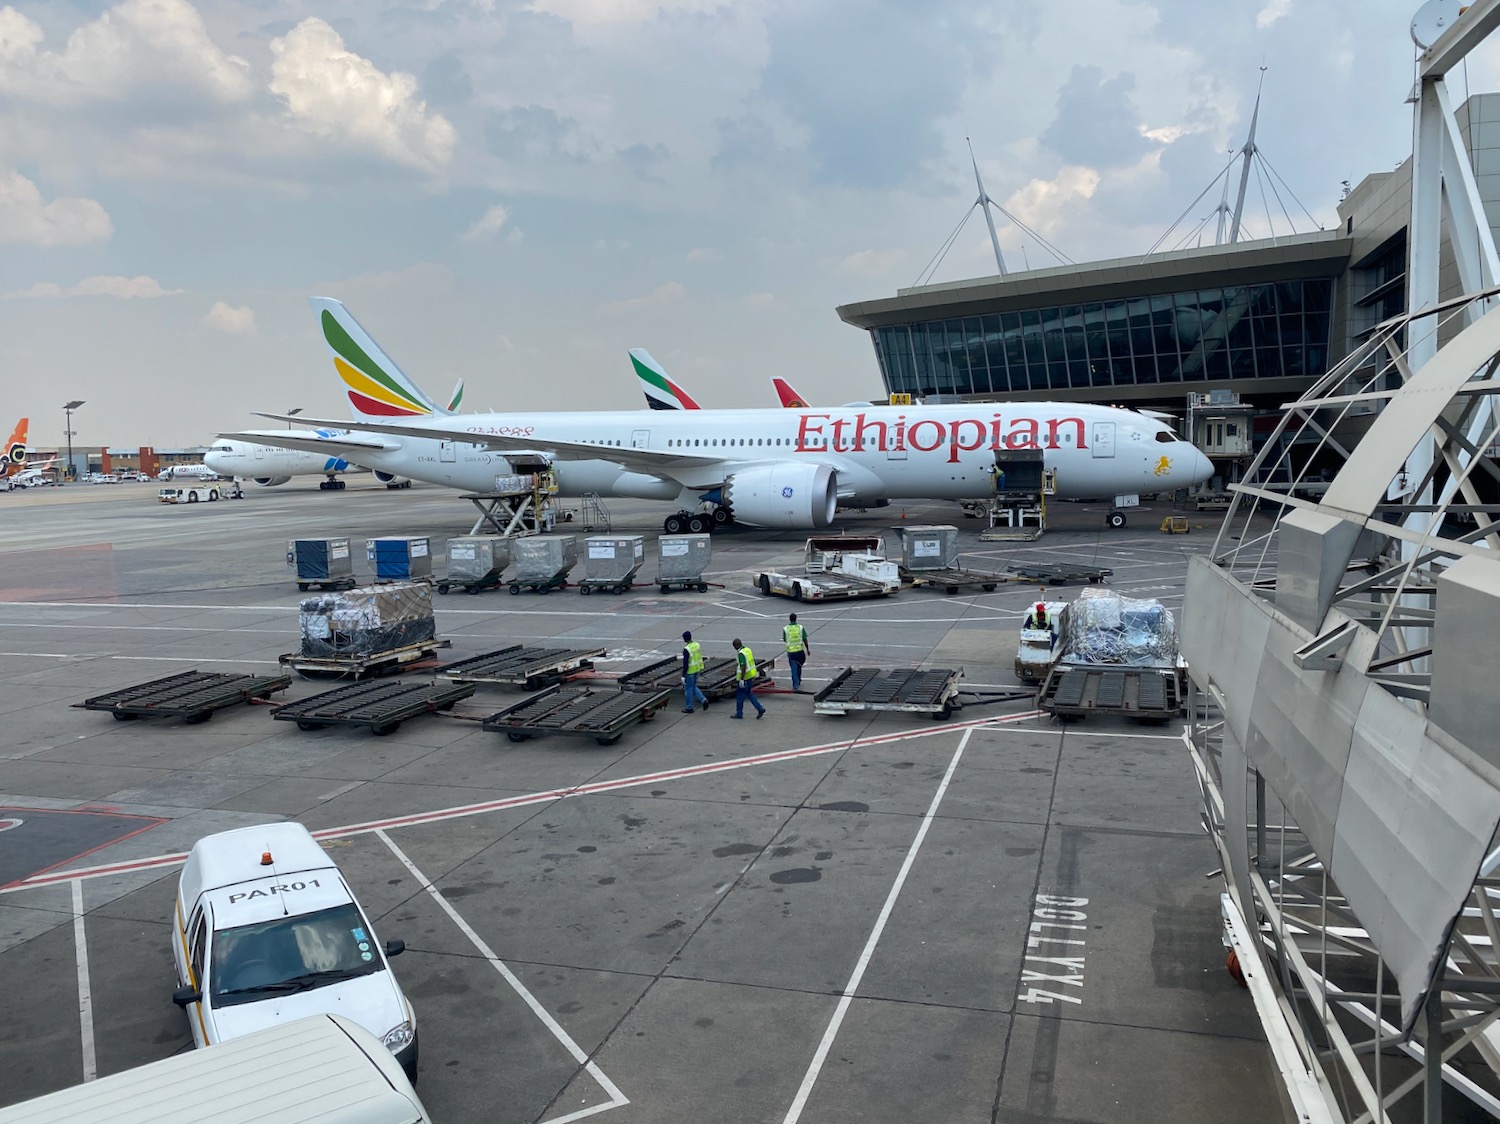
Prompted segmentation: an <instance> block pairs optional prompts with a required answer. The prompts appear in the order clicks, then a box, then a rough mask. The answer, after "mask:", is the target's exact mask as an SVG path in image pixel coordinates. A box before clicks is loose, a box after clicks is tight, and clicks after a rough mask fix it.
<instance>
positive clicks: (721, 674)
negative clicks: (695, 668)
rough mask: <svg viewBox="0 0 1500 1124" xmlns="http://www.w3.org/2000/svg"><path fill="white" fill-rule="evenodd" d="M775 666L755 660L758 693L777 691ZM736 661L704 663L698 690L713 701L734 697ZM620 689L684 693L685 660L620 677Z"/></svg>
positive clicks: (773, 659)
mask: <svg viewBox="0 0 1500 1124" xmlns="http://www.w3.org/2000/svg"><path fill="white" fill-rule="evenodd" d="M775 664H776V657H775V656H772V657H771V658H770V659H768V660H756V661H755V666H756V669H757V670H758V671H760V673H761V674H760V675H759V676H758V677H757V678H756V680H755V686H756V689H759V688H761V687H774V686H775V685H776V684H775V682H774V681H773V680H772V679H771V668H772V667H774V666H775ZM735 670H736V660H735V659H734V658H733V657H732V656H731V657H725V658H722V659H716V660H704V661H703V670H702V671H700V672H699V673H698V690H700V691H702V692H703V693H704V694H705V695H707V696H708V697H709V698H711V699H729V698H733V697H734V691H735V679H734V675H735ZM618 682H619V684H620V686H621V687H622V688H623V689H625V690H627V691H678V690H681V689H682V660H681V658H678V657H673V658H671V659H665V660H658V661H657V662H656V663H653V664H647V665H646V666H645V667H642V668H638V669H637V670H635V671H632V672H629V673H627V674H625V675H622V676H620V678H619V680H618Z"/></svg>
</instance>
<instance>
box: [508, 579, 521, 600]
mask: <svg viewBox="0 0 1500 1124" xmlns="http://www.w3.org/2000/svg"><path fill="white" fill-rule="evenodd" d="M520 592H521V587H520V586H518V585H517V584H516V583H515V582H511V583H510V595H511V596H512V597H514V596H515V595H516V594H518V593H520Z"/></svg>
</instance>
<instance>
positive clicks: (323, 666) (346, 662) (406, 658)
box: [276, 639, 453, 679]
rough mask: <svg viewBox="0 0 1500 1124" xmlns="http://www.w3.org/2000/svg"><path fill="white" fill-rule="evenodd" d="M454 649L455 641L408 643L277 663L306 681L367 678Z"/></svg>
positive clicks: (289, 656)
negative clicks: (368, 650) (380, 649)
mask: <svg viewBox="0 0 1500 1124" xmlns="http://www.w3.org/2000/svg"><path fill="white" fill-rule="evenodd" d="M451 647H453V641H451V640H437V639H433V640H422V641H419V642H418V643H416V644H406V645H403V646H402V647H400V648H387V649H386V650H385V651H383V652H363V653H359V654H351V655H347V656H304V655H303V654H302V653H301V652H287V653H286V654H285V655H280V656H277V657H276V662H278V663H279V664H281V666H282V667H289V668H291V669H292V670H293V671H296V672H298V673H299V674H301V675H302V677H303V678H304V679H317V678H349V679H365V678H368V677H372V676H376V675H389V674H395V673H397V672H400V671H404V670H405V669H406V668H407V667H409V666H410V665H412V664H414V663H420V662H421V661H423V660H428V659H431V658H432V657H434V656H436V655H437V653H438V649H439V648H451Z"/></svg>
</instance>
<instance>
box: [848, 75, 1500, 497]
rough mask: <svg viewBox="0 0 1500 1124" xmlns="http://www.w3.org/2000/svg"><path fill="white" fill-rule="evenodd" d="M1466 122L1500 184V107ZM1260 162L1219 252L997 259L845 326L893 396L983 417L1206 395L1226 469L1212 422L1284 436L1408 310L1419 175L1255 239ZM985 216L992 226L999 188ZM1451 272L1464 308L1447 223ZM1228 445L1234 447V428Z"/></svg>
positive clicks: (1251, 144) (1401, 174)
mask: <svg viewBox="0 0 1500 1124" xmlns="http://www.w3.org/2000/svg"><path fill="white" fill-rule="evenodd" d="M1453 117H1454V120H1455V122H1456V124H1457V128H1458V130H1459V133H1460V136H1461V140H1462V144H1463V146H1464V147H1465V149H1466V150H1467V153H1468V156H1469V160H1470V162H1471V164H1472V165H1473V166H1474V167H1475V168H1480V169H1483V168H1494V169H1496V170H1497V171H1500V94H1475V95H1473V96H1471V97H1470V98H1469V99H1468V100H1467V101H1466V102H1465V103H1463V104H1462V105H1460V106H1458V107H1457V109H1456V110H1455V111H1454V114H1453ZM1258 155H1259V150H1258V149H1257V148H1256V145H1255V140H1254V126H1253V125H1252V129H1251V134H1250V139H1249V140H1248V141H1247V143H1246V145H1245V146H1244V148H1243V149H1241V153H1240V158H1242V159H1243V161H1244V164H1243V167H1242V171H1241V175H1240V182H1241V194H1240V206H1239V207H1237V208H1235V209H1234V210H1233V220H1232V223H1230V222H1226V221H1225V219H1224V216H1223V215H1222V214H1221V215H1220V221H1219V237H1218V238H1217V239H1216V240H1215V241H1216V243H1217V244H1212V245H1193V246H1187V247H1182V248H1176V249H1169V250H1166V251H1163V252H1152V253H1145V254H1141V255H1137V256H1134V257H1128V258H1113V259H1109V260H1105V261H1092V262H1082V263H1070V264H1063V265H1056V266H1049V267H1047V268H1039V269H1026V270H1022V271H1007V270H1006V269H1005V264H1004V260H1003V259H1002V258H1001V257H1000V255H999V247H998V243H997V244H996V246H995V248H996V264H997V272H996V274H994V275H992V276H988V277H978V278H971V279H968V280H961V281H951V282H943V283H938V284H925V285H917V286H913V287H911V288H905V289H900V290H898V291H897V293H896V295H895V296H893V297H883V298H880V299H877V300H866V301H858V302H854V303H850V304H845V305H841V306H840V307H839V308H838V309H837V312H838V315H839V317H840V319H842V320H843V321H844V322H845V323H847V324H850V325H852V326H854V327H857V328H862V329H864V330H866V331H868V332H869V334H870V341H871V344H872V345H873V347H874V350H875V358H876V362H877V364H878V365H879V369H880V375H881V378H882V380H883V381H884V384H885V389H886V390H887V392H888V393H892V394H911V395H914V396H918V397H923V398H927V399H929V400H930V399H933V398H937V399H938V400H943V399H944V398H951V399H953V400H967V401H977V402H1003V401H1007V400H1012V399H1024V398H1039V397H1044V398H1047V399H1050V400H1063V401H1069V400H1073V401H1081V402H1109V403H1118V404H1121V405H1133V406H1137V407H1140V408H1145V409H1160V410H1164V411H1169V412H1172V413H1174V414H1177V415H1179V416H1182V415H1183V414H1184V413H1185V411H1187V409H1188V405H1189V396H1196V401H1197V409H1196V413H1197V414H1198V415H1199V416H1200V419H1201V420H1200V421H1199V423H1198V424H1197V425H1195V427H1194V429H1193V431H1192V432H1189V433H1187V434H1185V436H1188V437H1189V438H1191V439H1192V440H1193V441H1194V442H1195V443H1197V444H1198V445H1199V446H1200V447H1201V448H1204V449H1205V451H1207V452H1209V454H1210V456H1211V457H1214V459H1215V463H1216V464H1218V463H1219V462H1220V457H1219V456H1218V455H1216V454H1215V452H1214V449H1213V446H1214V441H1213V440H1212V438H1213V436H1214V434H1213V432H1211V431H1210V430H1209V428H1208V425H1209V424H1210V415H1211V414H1212V413H1213V412H1212V411H1206V410H1205V409H1204V408H1203V407H1204V406H1206V405H1208V404H1210V403H1215V404H1220V405H1223V406H1225V407H1229V406H1237V407H1242V408H1243V409H1244V411H1245V412H1246V413H1247V414H1249V415H1253V416H1254V417H1253V424H1254V425H1255V427H1256V432H1257V433H1258V434H1260V435H1261V437H1262V438H1264V437H1266V436H1269V434H1270V432H1271V431H1272V430H1273V429H1274V427H1275V424H1276V420H1277V418H1278V416H1279V409H1280V407H1281V406H1282V405H1283V404H1284V403H1286V402H1288V401H1291V400H1293V399H1295V398H1296V397H1297V396H1298V395H1300V394H1301V393H1302V392H1304V391H1306V390H1307V389H1308V388H1309V387H1311V386H1312V385H1313V384H1314V383H1316V382H1317V380H1319V379H1320V378H1322V377H1323V376H1324V375H1326V374H1327V373H1328V372H1329V371H1330V370H1332V369H1333V368H1334V367H1335V366H1336V365H1337V364H1338V363H1339V362H1340V361H1341V360H1343V359H1344V358H1345V357H1347V356H1348V355H1350V354H1351V353H1353V352H1354V351H1355V350H1356V348H1358V346H1359V345H1360V344H1361V343H1362V342H1363V341H1365V340H1367V339H1368V338H1369V337H1370V336H1371V334H1372V333H1373V332H1374V331H1375V329H1376V326H1377V325H1378V324H1380V323H1381V322H1382V321H1385V320H1387V319H1389V318H1390V317H1392V316H1396V315H1399V314H1401V313H1403V312H1404V311H1405V310H1406V305H1407V286H1406V263H1407V254H1408V245H1407V242H1408V233H1407V228H1408V224H1409V215H1410V213H1411V195H1412V191H1411V163H1412V162H1411V160H1409V159H1408V160H1407V161H1406V162H1404V163H1402V164H1401V165H1400V166H1399V167H1397V168H1396V169H1395V170H1394V171H1390V172H1377V173H1373V174H1371V175H1368V176H1366V177H1365V178H1364V179H1363V180H1362V181H1360V183H1359V184H1358V185H1357V186H1355V187H1354V188H1353V189H1352V190H1350V191H1348V193H1347V194H1346V196H1345V197H1344V199H1343V200H1342V201H1341V202H1340V203H1339V207H1338V214H1339V225H1338V226H1337V227H1336V228H1335V229H1331V230H1315V231H1312V232H1310V233H1301V234H1297V233H1292V234H1287V235H1277V236H1274V237H1264V238H1254V239H1246V238H1244V237H1241V236H1240V235H1241V230H1242V228H1241V224H1240V221H1239V220H1240V211H1241V210H1242V209H1243V207H1244V185H1245V183H1246V182H1247V180H1248V178H1249V167H1250V161H1251V159H1252V158H1255V157H1257V156H1258ZM1229 171H1230V169H1229V168H1226V169H1225V172H1226V173H1228V172H1229ZM1259 174H1260V173H1258V172H1257V173H1256V175H1257V177H1258V176H1259ZM1225 183H1226V188H1227V187H1228V185H1229V178H1226V180H1225ZM1477 189H1478V198H1479V200H1480V202H1481V204H1482V207H1483V211H1484V216H1485V219H1484V221H1485V224H1486V225H1488V226H1489V227H1491V228H1492V229H1494V228H1497V227H1500V175H1485V174H1481V175H1479V176H1477ZM1225 197H1226V199H1228V198H1229V191H1228V190H1226V192H1225ZM1257 202H1258V200H1257ZM980 204H983V205H986V213H987V217H988V212H987V207H988V205H989V204H990V200H989V198H988V196H987V195H986V194H985V193H984V189H983V186H982V185H981V186H980V198H979V200H978V202H977V203H976V205H980ZM1273 206H1274V204H1273ZM1226 208H1227V203H1221V204H1220V209H1221V210H1222V209H1226ZM1212 217H1213V216H1212V214H1211V215H1210V216H1209V219H1208V220H1205V221H1206V222H1207V221H1211V220H1212ZM1262 225H1263V224H1262ZM1201 226H1202V224H1200V229H1201ZM1206 233H1207V234H1208V235H1212V233H1213V232H1212V231H1211V230H1209V231H1206ZM1226 235H1227V237H1226ZM1440 263H1441V272H1440V289H1441V293H1442V296H1443V297H1444V298H1447V297H1451V296H1456V295H1458V294H1459V293H1460V292H1461V291H1462V286H1461V285H1460V282H1459V274H1458V270H1457V268H1456V265H1455V259H1454V253H1453V246H1452V244H1451V240H1450V238H1449V236H1448V233H1447V224H1444V230H1443V234H1442V243H1441V255H1440ZM1443 330H1444V332H1447V331H1448V329H1447V328H1446V327H1445V328H1444V329H1443ZM1447 338H1448V337H1447V336H1446V335H1445V336H1443V337H1442V338H1440V340H1439V342H1440V343H1445V342H1447ZM1370 409H1373V407H1370ZM1219 420H1220V421H1222V420H1223V418H1222V416H1221V417H1220V419H1219ZM1236 428H1238V427H1236ZM1218 434H1219V437H1220V438H1223V437H1225V433H1224V431H1223V429H1222V428H1221V429H1220V430H1219V431H1218ZM1228 436H1230V437H1236V436H1243V434H1238V433H1236V434H1230V435H1228ZM1233 445H1234V443H1233V442H1231V443H1230V447H1233ZM1228 459H1229V460H1233V461H1235V462H1236V463H1234V464H1229V463H1226V464H1224V465H1223V466H1222V467H1224V468H1225V482H1230V481H1234V480H1238V479H1240V475H1239V472H1240V469H1241V468H1247V467H1248V464H1249V461H1248V459H1247V458H1245V457H1244V456H1243V454H1242V453H1236V454H1234V456H1233V457H1228ZM1301 467H1305V466H1302V465H1299V468H1301ZM1313 467H1314V469H1317V468H1319V467H1322V466H1317V465H1314V466H1313ZM1336 467H1337V466H1335V465H1332V464H1330V465H1329V466H1327V468H1328V471H1329V472H1331V471H1333V470H1334V469H1335V468H1336ZM1312 475H1318V473H1317V472H1316V471H1314V472H1313V473H1312Z"/></svg>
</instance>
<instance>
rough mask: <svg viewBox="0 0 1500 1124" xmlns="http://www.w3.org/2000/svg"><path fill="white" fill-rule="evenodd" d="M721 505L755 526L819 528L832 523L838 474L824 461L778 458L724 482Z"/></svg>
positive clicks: (738, 518)
mask: <svg viewBox="0 0 1500 1124" xmlns="http://www.w3.org/2000/svg"><path fill="white" fill-rule="evenodd" d="M723 495H724V506H725V507H727V508H728V509H729V510H730V511H731V512H732V513H733V515H734V517H735V519H737V520H739V521H740V522H741V523H752V524H754V525H755V526H757V527H787V528H807V527H811V528H819V527H827V526H830V525H831V524H832V523H833V513H834V509H835V508H836V507H837V506H838V500H839V496H838V474H837V473H836V472H834V470H833V469H832V468H831V467H830V466H828V465H826V464H795V463H792V462H791V461H777V462H776V463H774V464H768V465H758V466H756V467H755V468H749V469H746V470H744V471H743V472H736V473H734V474H733V475H732V476H730V477H728V478H727V479H726V480H725V481H724V493H723Z"/></svg>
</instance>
